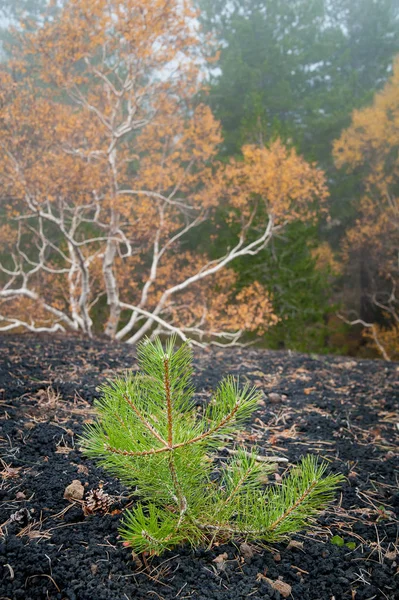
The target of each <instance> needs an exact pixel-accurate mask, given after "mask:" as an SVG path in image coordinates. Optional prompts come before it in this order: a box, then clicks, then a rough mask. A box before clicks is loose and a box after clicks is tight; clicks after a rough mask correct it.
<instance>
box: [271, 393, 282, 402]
mask: <svg viewBox="0 0 399 600" xmlns="http://www.w3.org/2000/svg"><path fill="white" fill-rule="evenodd" d="M268 398H269V402H271V403H272V404H279V403H280V402H281V401H282V397H281V396H280V394H276V393H275V392H270V394H269V395H268Z"/></svg>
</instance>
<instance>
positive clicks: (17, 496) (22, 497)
mask: <svg viewBox="0 0 399 600" xmlns="http://www.w3.org/2000/svg"><path fill="white" fill-rule="evenodd" d="M15 499H16V500H25V499H26V496H25V494H24V493H23V492H17V493H16V494H15Z"/></svg>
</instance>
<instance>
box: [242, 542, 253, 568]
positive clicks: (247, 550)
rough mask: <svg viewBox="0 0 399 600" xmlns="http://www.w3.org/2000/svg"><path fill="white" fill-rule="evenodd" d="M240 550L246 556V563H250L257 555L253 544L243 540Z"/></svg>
mask: <svg viewBox="0 0 399 600" xmlns="http://www.w3.org/2000/svg"><path fill="white" fill-rule="evenodd" d="M240 552H241V554H242V556H243V557H244V560H245V562H246V563H250V562H251V560H252V559H253V557H254V555H255V552H254V551H253V548H252V546H250V545H249V544H247V543H246V542H243V543H242V544H241V545H240Z"/></svg>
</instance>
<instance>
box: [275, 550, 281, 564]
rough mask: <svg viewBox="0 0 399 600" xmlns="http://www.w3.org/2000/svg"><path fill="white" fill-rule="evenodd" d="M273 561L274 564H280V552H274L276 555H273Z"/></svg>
mask: <svg viewBox="0 0 399 600" xmlns="http://www.w3.org/2000/svg"><path fill="white" fill-rule="evenodd" d="M273 559H274V562H281V554H280V552H276V554H273Z"/></svg>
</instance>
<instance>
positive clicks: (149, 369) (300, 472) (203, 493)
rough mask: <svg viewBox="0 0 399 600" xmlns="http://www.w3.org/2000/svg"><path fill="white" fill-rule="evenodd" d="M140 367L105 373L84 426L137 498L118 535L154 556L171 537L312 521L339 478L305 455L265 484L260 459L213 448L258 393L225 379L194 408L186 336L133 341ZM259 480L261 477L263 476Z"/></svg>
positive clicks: (194, 540) (284, 531)
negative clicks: (225, 456) (218, 453)
mask: <svg viewBox="0 0 399 600" xmlns="http://www.w3.org/2000/svg"><path fill="white" fill-rule="evenodd" d="M138 357H139V364H140V367H141V373H139V374H136V375H132V374H128V375H127V376H126V377H125V378H120V379H116V380H114V381H110V382H108V383H107V384H105V385H104V386H103V387H102V392H103V395H102V398H101V399H100V400H98V401H97V411H98V420H97V421H96V422H95V423H94V424H91V425H88V426H87V428H86V431H85V433H84V436H83V439H82V442H83V448H84V451H85V453H86V454H87V455H88V456H90V457H93V458H98V459H100V462H101V464H102V466H103V467H104V468H105V469H107V470H108V471H110V472H111V473H112V474H113V475H116V476H117V477H119V478H120V479H121V480H122V481H123V482H124V483H125V484H126V485H128V486H135V487H136V490H137V494H138V495H139V496H140V499H141V500H140V502H138V503H137V504H136V505H135V507H134V508H133V509H131V510H130V511H127V513H126V515H125V519H124V522H123V525H122V528H121V534H122V537H123V539H124V540H125V541H126V542H128V543H129V544H130V546H131V547H132V548H133V550H134V551H135V552H143V551H146V552H151V553H153V554H160V553H162V552H163V551H164V550H166V549H169V548H171V547H173V546H175V545H176V544H180V543H184V542H189V543H191V544H192V545H193V546H197V545H200V544H201V543H203V542H206V541H207V542H209V541H210V540H220V541H228V540H231V539H237V538H238V539H243V540H258V541H264V542H276V541H278V540H281V539H282V538H284V537H286V536H287V535H288V534H291V533H293V532H295V531H298V530H300V529H303V528H304V527H306V526H308V525H309V523H310V519H311V518H312V517H313V516H314V515H316V514H317V512H318V511H320V510H321V509H322V508H323V507H324V506H325V505H326V503H327V502H329V501H330V500H331V499H332V497H333V494H334V490H335V488H336V487H337V484H338V483H339V481H340V479H341V477H340V476H339V475H326V476H324V473H325V469H326V467H325V465H324V464H322V465H318V464H317V462H316V460H315V458H314V457H312V456H308V457H306V458H304V459H302V461H301V462H300V464H299V466H297V467H296V468H294V469H292V470H291V472H290V474H289V475H287V476H286V477H285V479H284V481H283V483H282V485H279V486H278V485H271V486H269V487H268V488H265V486H264V485H263V484H262V483H261V478H260V475H261V474H262V475H264V470H265V468H266V469H267V467H265V465H264V464H260V463H259V462H258V461H257V460H256V455H255V452H247V451H245V450H244V448H238V450H237V453H235V455H234V458H233V459H232V460H230V461H229V462H228V463H226V464H223V465H221V464H218V465H215V463H214V462H213V461H212V457H211V453H212V452H213V451H215V449H217V447H218V446H219V447H220V446H222V445H223V444H225V441H223V437H224V436H225V435H226V434H231V433H235V432H236V431H237V429H238V428H239V427H241V426H242V425H243V423H244V422H245V421H246V420H247V419H248V418H249V417H250V416H251V414H252V412H253V410H254V409H255V407H256V404H257V401H258V399H259V394H258V392H257V391H256V390H255V389H254V388H252V389H250V388H249V387H248V386H244V387H243V388H240V387H239V385H238V381H237V380H235V379H234V378H232V377H227V378H225V379H224V380H223V381H222V382H221V383H220V385H219V387H218V389H217V390H216V392H215V394H214V396H213V399H212V400H211V402H210V403H209V404H208V406H207V407H206V408H205V409H204V411H203V413H202V414H201V415H199V414H198V412H197V410H196V408H195V406H194V403H193V395H194V388H193V386H192V383H191V377H192V354H191V350H190V348H189V347H188V345H187V344H184V345H183V346H181V347H179V348H174V340H173V339H171V340H170V341H169V342H168V343H167V345H166V348H165V349H164V348H163V347H162V344H161V342H160V340H159V339H157V340H156V341H154V342H150V341H145V342H143V343H141V344H140V345H139V347H138ZM262 479H264V478H262Z"/></svg>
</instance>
